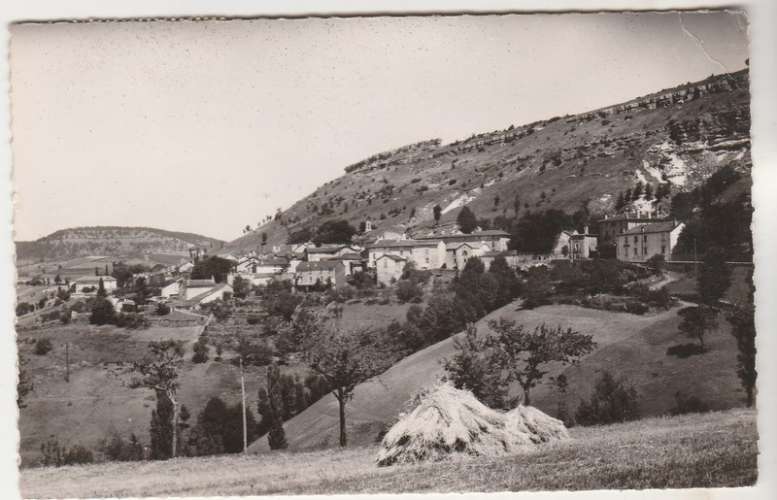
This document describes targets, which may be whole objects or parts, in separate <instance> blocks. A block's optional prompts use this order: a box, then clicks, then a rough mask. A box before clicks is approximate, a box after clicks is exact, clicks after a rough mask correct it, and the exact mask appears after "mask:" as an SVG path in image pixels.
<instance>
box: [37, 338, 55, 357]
mask: <svg viewBox="0 0 777 500" xmlns="http://www.w3.org/2000/svg"><path fill="white" fill-rule="evenodd" d="M53 348H54V346H52V345H51V341H50V340H49V339H47V338H42V339H38V341H37V342H35V351H34V352H35V354H36V355H38V356H45V355H46V354H48V353H49V352H50V351H51V350H52V349H53Z"/></svg>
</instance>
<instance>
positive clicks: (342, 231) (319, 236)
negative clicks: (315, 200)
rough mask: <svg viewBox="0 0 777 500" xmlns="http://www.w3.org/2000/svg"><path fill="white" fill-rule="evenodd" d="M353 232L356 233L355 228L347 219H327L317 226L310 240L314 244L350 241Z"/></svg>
mask: <svg viewBox="0 0 777 500" xmlns="http://www.w3.org/2000/svg"><path fill="white" fill-rule="evenodd" d="M354 234H356V228H354V227H353V226H352V225H350V224H349V223H348V221H347V220H343V219H341V220H329V221H326V222H324V223H323V224H321V226H319V228H318V230H316V234H315V235H314V236H313V239H312V241H313V243H315V245H316V246H321V245H323V244H328V243H350V241H351V237H352V236H353V235H354Z"/></svg>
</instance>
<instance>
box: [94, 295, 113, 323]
mask: <svg viewBox="0 0 777 500" xmlns="http://www.w3.org/2000/svg"><path fill="white" fill-rule="evenodd" d="M115 322H116V310H115V309H114V308H113V304H111V302H110V301H109V300H107V299H104V298H102V297H98V298H97V299H96V300H95V301H94V303H93V304H92V314H91V315H90V316H89V323H91V324H93V325H108V324H113V323H115Z"/></svg>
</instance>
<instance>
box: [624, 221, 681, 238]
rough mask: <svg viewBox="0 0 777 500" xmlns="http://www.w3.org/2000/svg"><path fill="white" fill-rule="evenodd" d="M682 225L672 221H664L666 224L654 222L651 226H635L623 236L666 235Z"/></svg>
mask: <svg viewBox="0 0 777 500" xmlns="http://www.w3.org/2000/svg"><path fill="white" fill-rule="evenodd" d="M681 224H682V223H679V224H678V223H677V222H676V221H672V220H669V221H664V222H652V223H650V224H640V225H639V226H635V227H633V228H631V229H629V230H628V231H624V232H622V233H621V235H633V234H646V233H666V232H669V231H674V230H675V229H677V227H678V226H680V225H681Z"/></svg>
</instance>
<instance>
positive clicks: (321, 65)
mask: <svg viewBox="0 0 777 500" xmlns="http://www.w3.org/2000/svg"><path fill="white" fill-rule="evenodd" d="M683 25H684V26H683ZM746 30H747V21H746V19H745V18H744V17H742V16H735V15H732V14H726V13H712V14H688V13H686V14H683V15H682V23H681V18H680V16H679V15H678V14H677V13H669V14H630V15H620V14H606V15H604V14H587V15H584V14H574V15H573V14H562V15H505V16H451V17H394V18H387V17H383V18H339V19H338V18H333V19H287V20H233V21H209V22H193V21H185V22H153V23H137V22H128V23H91V24H82V23H79V24H75V23H61V24H48V25H46V24H39V25H35V24H29V25H16V26H14V27H13V28H12V39H11V89H12V90H11V107H12V116H13V121H12V132H13V145H12V148H13V153H14V183H15V190H16V215H15V231H16V239H17V240H27V239H34V238H38V237H41V236H44V235H46V234H48V233H50V232H53V231H55V230H57V229H62V228H65V227H72V226H82V225H144V226H155V227H160V228H163V229H170V230H182V231H191V232H197V233H202V234H205V235H208V236H214V237H219V238H223V239H233V238H235V237H237V236H239V235H240V230H241V228H242V227H244V226H245V225H246V224H251V225H252V226H254V225H256V223H257V221H259V220H260V219H261V218H262V217H263V216H265V215H267V214H271V213H273V212H274V211H275V209H276V208H277V207H284V208H285V207H288V206H289V205H290V204H292V203H293V202H294V201H296V200H297V199H299V198H301V197H303V196H305V195H307V194H309V193H310V192H311V191H313V190H314V189H315V188H316V187H317V186H318V185H320V184H321V183H323V182H325V181H328V180H330V179H333V178H335V177H337V176H339V175H340V174H341V173H343V168H344V167H345V166H346V165H349V164H351V163H354V162H356V161H358V160H360V159H363V158H365V157H367V156H369V155H372V154H374V153H377V152H380V151H383V150H386V149H391V148H394V147H398V146H402V145H404V144H408V143H412V142H417V141H420V140H425V139H429V138H434V137H440V138H442V139H443V140H444V141H446V142H448V141H452V140H455V139H458V138H462V137H467V136H469V135H470V134H471V133H473V132H483V131H488V130H493V129H500V128H505V127H507V126H508V125H510V124H516V125H519V124H522V123H528V122H531V121H534V120H538V119H543V118H549V117H552V116H555V115H563V114H567V113H570V114H571V113H578V112H582V111H586V110H590V109H595V108H597V107H601V106H605V105H609V104H614V103H617V102H620V101H624V100H627V99H630V98H633V97H636V96H639V95H643V94H646V93H650V92H653V91H656V90H659V89H661V88H666V87H670V86H673V85H676V84H678V83H683V82H686V81H694V80H700V79H703V78H705V77H707V76H709V75H710V74H712V73H716V74H719V73H722V72H724V71H735V70H738V69H741V68H743V67H744V61H745V59H746V58H747V57H748V56H747V33H746ZM702 47H703V49H704V50H703V49H702ZM705 51H706V52H707V53H708V54H709V56H707V55H705Z"/></svg>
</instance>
